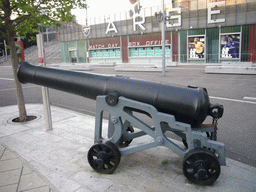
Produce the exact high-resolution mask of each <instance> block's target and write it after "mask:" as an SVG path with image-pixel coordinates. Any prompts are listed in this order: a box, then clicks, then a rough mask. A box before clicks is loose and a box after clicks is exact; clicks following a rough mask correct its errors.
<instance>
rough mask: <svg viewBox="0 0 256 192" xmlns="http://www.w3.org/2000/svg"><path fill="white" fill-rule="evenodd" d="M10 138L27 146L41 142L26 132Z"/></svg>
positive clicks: (38, 138)
mask: <svg viewBox="0 0 256 192" xmlns="http://www.w3.org/2000/svg"><path fill="white" fill-rule="evenodd" d="M11 137H12V138H14V139H17V140H19V141H22V142H24V143H27V144H30V143H35V142H38V141H40V140H42V139H41V138H40V137H35V136H32V135H30V134H28V133H26V132H20V133H16V134H13V135H12V136H11Z"/></svg>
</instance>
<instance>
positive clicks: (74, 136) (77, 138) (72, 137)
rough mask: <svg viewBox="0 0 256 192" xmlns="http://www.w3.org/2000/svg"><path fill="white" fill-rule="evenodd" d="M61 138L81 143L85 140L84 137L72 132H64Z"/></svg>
mask: <svg viewBox="0 0 256 192" xmlns="http://www.w3.org/2000/svg"><path fill="white" fill-rule="evenodd" d="M60 136H61V137H64V138H66V139H68V140H70V141H77V142H78V141H80V140H83V139H85V137H84V136H81V135H79V134H75V133H72V132H64V133H62V134H61V135H60Z"/></svg>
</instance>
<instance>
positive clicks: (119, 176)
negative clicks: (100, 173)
mask: <svg viewBox="0 0 256 192" xmlns="http://www.w3.org/2000/svg"><path fill="white" fill-rule="evenodd" d="M104 178H107V179H109V180H112V181H115V182H116V183H119V184H122V185H125V186H130V187H132V188H134V189H138V187H139V186H141V185H142V184H143V183H145V182H146V181H147V180H148V178H147V177H145V176H144V175H139V174H136V173H131V172H128V171H126V170H119V169H116V170H115V172H114V173H113V174H109V175H104Z"/></svg>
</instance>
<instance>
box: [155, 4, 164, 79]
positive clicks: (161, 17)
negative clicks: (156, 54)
mask: <svg viewBox="0 0 256 192" xmlns="http://www.w3.org/2000/svg"><path fill="white" fill-rule="evenodd" d="M162 9H163V12H160V13H157V12H156V13H155V17H156V20H157V21H158V22H159V23H160V22H162V74H163V76H165V25H166V16H165V5H164V0H162Z"/></svg>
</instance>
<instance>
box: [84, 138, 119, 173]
mask: <svg viewBox="0 0 256 192" xmlns="http://www.w3.org/2000/svg"><path fill="white" fill-rule="evenodd" d="M87 158H88V162H89V164H90V165H91V167H92V168H93V169H94V170H95V171H97V172H99V173H104V174H109V173H112V172H113V171H114V170H115V169H116V168H117V166H118V164H119V162H120V159H121V154H120V151H119V149H118V148H117V147H116V145H115V144H113V143H111V142H109V141H107V142H105V143H98V144H95V145H93V146H92V147H91V148H90V150H89V152H88V155H87Z"/></svg>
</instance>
